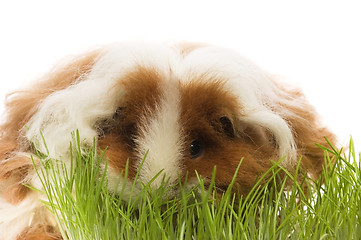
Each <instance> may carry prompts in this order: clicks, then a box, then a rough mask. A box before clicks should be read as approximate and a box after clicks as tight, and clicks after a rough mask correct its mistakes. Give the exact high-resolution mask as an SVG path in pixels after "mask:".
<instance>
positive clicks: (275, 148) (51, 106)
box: [0, 42, 335, 240]
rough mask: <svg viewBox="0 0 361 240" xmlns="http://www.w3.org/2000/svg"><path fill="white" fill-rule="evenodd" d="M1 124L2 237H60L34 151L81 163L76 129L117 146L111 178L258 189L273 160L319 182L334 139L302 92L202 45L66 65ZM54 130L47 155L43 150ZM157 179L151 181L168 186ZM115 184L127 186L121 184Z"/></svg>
mask: <svg viewBox="0 0 361 240" xmlns="http://www.w3.org/2000/svg"><path fill="white" fill-rule="evenodd" d="M5 104H6V111H5V114H4V116H3V119H2V123H1V126H0V239H7V240H8V239H61V236H60V234H59V233H57V232H56V224H55V223H54V221H53V217H52V215H51V213H50V212H49V211H48V210H47V209H46V208H45V207H44V206H43V205H42V203H41V202H40V201H39V199H40V198H43V197H44V196H42V195H41V194H40V193H39V192H35V191H33V190H30V189H29V188H28V187H26V186H24V184H27V185H30V186H33V187H35V188H40V189H41V184H40V181H39V179H38V176H37V174H36V172H35V171H34V167H33V163H32V160H31V156H33V155H34V149H36V150H37V151H40V152H47V151H48V154H49V157H51V158H54V159H61V160H62V161H64V162H67V161H70V157H69V142H70V141H71V140H72V135H71V133H72V132H74V131H76V130H78V131H79V133H80V137H81V138H80V139H81V142H82V143H83V144H82V145H83V146H87V145H88V146H89V145H91V144H92V143H93V141H94V139H95V142H96V144H97V147H98V148H99V149H102V150H105V149H107V150H106V158H107V159H108V161H109V163H108V164H109V165H108V169H109V170H108V172H107V174H108V177H109V179H115V178H116V177H117V176H119V175H120V174H121V172H122V171H123V170H124V168H125V166H126V162H127V160H128V161H129V174H128V179H124V181H128V182H132V180H133V179H134V176H135V174H136V172H137V171H138V169H139V165H140V163H141V161H142V159H143V157H144V156H145V155H146V153H147V157H146V158H145V160H144V163H143V165H142V168H141V170H140V171H139V181H142V182H148V181H150V180H151V179H152V178H153V177H154V176H155V175H156V174H157V173H158V172H160V171H162V174H164V175H165V176H166V177H167V179H169V181H170V182H171V183H172V182H175V181H178V179H179V176H181V177H183V176H185V175H186V174H187V175H188V179H189V181H190V182H192V179H193V180H194V179H196V174H195V171H197V173H198V174H199V175H200V176H201V177H202V178H204V179H205V181H207V180H210V179H211V177H212V172H213V169H214V167H216V171H217V172H216V186H217V189H220V190H222V189H223V190H225V189H226V188H227V187H228V185H229V184H230V182H231V180H232V178H233V175H234V173H235V169H236V168H237V166H238V164H239V162H240V160H241V159H242V158H243V162H242V164H241V167H240V169H239V171H238V174H237V177H236V182H235V186H236V187H237V188H238V192H240V193H241V194H247V192H248V191H249V190H250V189H251V188H252V186H253V185H254V183H255V180H256V179H257V177H258V176H260V174H262V173H264V172H266V171H267V169H269V168H270V166H271V161H277V160H279V159H281V158H284V160H283V161H282V163H281V164H282V166H283V167H284V168H285V169H287V170H288V171H290V172H292V171H294V170H295V167H296V165H297V163H298V160H299V159H302V162H301V167H302V170H304V171H305V172H307V173H308V174H309V176H311V177H313V178H317V177H318V176H319V175H320V173H321V171H322V165H323V161H324V156H323V154H324V153H323V150H322V149H320V148H319V147H317V146H316V145H315V143H319V144H321V145H324V146H327V145H328V144H327V142H326V140H325V138H324V137H326V138H327V139H328V140H330V141H331V142H333V141H334V140H335V137H334V135H333V134H332V133H331V131H329V130H328V129H327V128H325V127H324V126H322V124H321V123H320V121H319V117H318V115H317V113H316V112H315V109H314V108H313V107H312V106H311V105H310V104H309V103H308V102H307V100H306V99H305V97H304V95H303V94H302V92H301V91H300V90H298V89H295V88H293V87H290V86H288V85H286V84H284V83H281V82H280V81H279V80H278V79H277V77H275V76H274V75H271V74H269V73H268V72H266V71H265V70H263V69H262V68H260V67H258V66H257V65H255V64H254V63H253V62H251V61H250V60H248V59H246V58H245V57H243V56H241V55H239V54H238V53H237V52H235V51H232V50H230V49H226V48H222V47H215V46H210V45H205V44H196V43H177V44H156V43H124V42H123V43H114V44H110V45H107V46H103V47H99V48H96V49H94V50H91V51H89V52H87V53H85V54H82V55H80V56H77V57H74V58H72V59H71V60H70V61H69V60H68V61H67V62H66V63H63V64H59V65H58V66H56V67H55V68H54V69H52V70H51V71H50V72H49V73H47V74H45V75H44V76H43V77H42V78H41V79H39V80H38V81H37V82H35V83H33V84H32V85H31V86H30V87H27V88H26V87H24V89H22V90H19V91H16V92H13V93H11V94H10V95H8V97H7V99H6V103H5ZM43 137H44V139H45V141H46V144H47V150H46V149H45V147H44V145H43ZM161 179H162V178H161V177H159V178H157V179H156V180H155V181H154V182H153V183H152V186H154V187H157V186H159V184H160V182H161ZM115 191H116V189H115Z"/></svg>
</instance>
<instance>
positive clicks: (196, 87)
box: [181, 79, 276, 194]
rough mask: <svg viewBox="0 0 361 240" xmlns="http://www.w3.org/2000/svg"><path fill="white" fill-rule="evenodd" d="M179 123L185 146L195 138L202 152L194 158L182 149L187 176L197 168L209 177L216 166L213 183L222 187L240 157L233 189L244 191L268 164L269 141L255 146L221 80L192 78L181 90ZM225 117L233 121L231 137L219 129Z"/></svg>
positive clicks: (272, 150) (252, 134)
mask: <svg viewBox="0 0 361 240" xmlns="http://www.w3.org/2000/svg"><path fill="white" fill-rule="evenodd" d="M181 106H182V113H181V125H182V126H185V129H184V132H186V134H189V136H188V139H187V140H186V142H187V144H186V145H187V146H185V149H189V147H190V145H191V143H192V141H194V140H199V141H200V142H201V145H202V148H203V151H202V153H201V155H200V156H199V157H197V158H191V156H190V154H189V152H185V153H184V155H185V156H186V157H185V159H184V166H185V168H186V170H187V171H188V172H189V177H194V176H195V174H194V172H195V171H197V172H198V173H199V174H200V175H201V176H202V177H205V178H207V179H211V176H212V171H213V168H214V166H216V169H217V175H216V185H217V187H218V188H219V189H222V190H225V189H226V188H227V187H228V185H229V184H230V183H231V180H232V178H233V176H234V173H235V170H236V168H237V166H238V164H239V162H240V160H241V159H242V158H243V157H244V160H243V163H242V165H241V168H240V170H239V172H238V175H237V179H236V184H235V185H236V188H237V189H236V191H237V192H239V193H240V194H246V193H247V192H248V191H249V190H250V189H251V188H252V187H253V185H254V183H255V181H256V179H257V177H258V176H259V175H260V174H262V173H264V172H265V171H267V169H268V168H269V167H270V159H272V156H275V154H276V149H275V148H274V145H272V144H271V143H272V142H271V141H269V142H267V143H265V142H262V143H260V145H257V143H256V141H255V140H254V139H257V138H258V136H257V135H258V132H257V131H252V130H247V131H248V133H247V134H246V133H245V129H251V128H248V127H247V126H246V125H244V123H240V122H238V121H237V119H236V117H237V116H239V114H240V112H241V109H242V106H240V105H239V103H238V100H237V98H236V97H235V96H233V95H232V94H230V93H229V92H227V91H225V90H224V88H223V83H222V81H217V80H214V79H208V80H207V81H203V80H202V81H199V80H196V81H194V82H191V83H190V84H187V85H185V86H184V88H183V89H182V99H181ZM224 116H227V117H228V118H229V119H230V121H231V122H232V123H233V124H234V128H235V131H236V134H235V135H234V136H232V135H229V134H227V132H222V130H224V128H222V127H221V126H222V122H221V121H220V119H221V118H222V117H224Z"/></svg>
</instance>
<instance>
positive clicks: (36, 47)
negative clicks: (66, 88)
mask: <svg viewBox="0 0 361 240" xmlns="http://www.w3.org/2000/svg"><path fill="white" fill-rule="evenodd" d="M0 31H1V32H0V43H1V44H0V66H1V68H0V98H1V103H3V99H4V97H5V93H6V92H9V91H11V90H14V89H16V88H18V87H20V86H22V85H24V83H26V82H28V81H29V80H31V79H34V78H36V77H37V76H40V75H41V74H42V73H44V72H46V71H47V70H48V69H49V68H50V67H51V66H52V65H53V64H54V63H56V62H57V61H58V60H59V59H61V58H62V57H64V56H66V55H69V54H74V53H80V52H82V51H83V50H86V49H88V48H89V47H91V46H94V45H98V44H105V43H110V42H114V41H119V40H132V39H137V40H139V39H140V40H157V41H164V40H188V41H200V42H207V43H212V44H217V45H222V46H226V47H230V48H234V49H237V50H238V51H239V52H241V53H242V54H243V55H245V56H247V57H249V58H251V59H253V60H254V61H255V62H256V63H258V64H259V65H260V66H262V67H263V68H265V69H266V70H268V71H269V72H271V73H276V74H280V75H283V76H285V77H287V78H288V79H289V81H290V82H291V83H294V84H296V85H298V86H299V87H301V88H303V90H304V92H305V93H306V95H307V97H308V99H309V101H310V102H311V103H312V104H313V105H314V106H316V108H317V109H318V111H319V113H320V114H321V115H322V116H323V120H324V122H325V123H326V125H328V126H329V127H330V128H331V129H332V130H333V131H334V132H336V133H337V135H338V136H339V140H340V142H341V143H346V142H347V141H348V140H349V136H350V135H353V137H354V140H355V141H356V146H357V150H358V151H360V150H361V148H360V147H361V127H360V125H361V117H360V112H361V96H360V95H361V88H360V85H361V84H360V82H361V2H360V3H359V4H358V2H357V1H348V0H340V1H330V0H328V1H318V0H312V1H307V0H306V1H305V0H303V1H291V0H285V1H281V0H272V1H271V0H268V1H258V0H249V1H226V0H223V1H211V0H207V1H200V0H199V1H197V0H193V1H188V0H183V1H171V0H168V1H152V0H148V1H146V0H144V1H139V0H133V1H106V0H105V1H104V0H102V1H91V0H88V1H76V0H72V1H71V0H63V1H50V0H47V1H39V0H31V1H16V0H13V1H3V0H1V2H0ZM0 111H3V105H0Z"/></svg>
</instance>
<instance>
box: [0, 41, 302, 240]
mask: <svg viewBox="0 0 361 240" xmlns="http://www.w3.org/2000/svg"><path fill="white" fill-rule="evenodd" d="M138 65H141V66H146V67H153V68H154V69H157V70H158V71H160V72H162V73H166V76H167V74H168V76H169V79H167V81H168V84H166V85H165V86H164V89H163V93H164V96H163V98H162V101H161V104H160V105H159V106H158V108H157V110H156V113H153V114H152V116H153V117H152V118H151V119H147V120H144V124H143V126H142V130H141V132H142V135H143V137H139V138H138V139H137V141H138V144H139V146H140V148H139V149H138V153H139V159H138V161H139V163H140V161H141V159H142V155H143V154H144V153H145V152H146V151H147V150H150V152H149V156H148V158H147V159H145V163H144V166H143V170H142V171H141V175H140V177H141V178H142V180H145V181H149V180H150V179H151V177H152V175H154V174H156V173H157V172H158V171H160V170H162V169H164V173H165V174H167V176H168V177H171V178H172V180H174V179H175V177H176V176H177V171H181V164H180V162H179V159H180V156H181V150H182V149H181V147H180V146H181V142H182V133H181V126H179V109H180V108H179V106H178V104H179V102H178V97H179V93H178V90H177V83H176V82H177V81H183V82H187V81H191V80H193V79H196V78H197V77H201V76H204V74H210V75H212V76H214V77H221V78H222V79H227V83H226V87H227V88H228V89H227V90H228V91H230V92H232V93H234V94H235V95H236V96H238V98H239V101H240V103H241V105H242V106H243V109H242V111H240V112H239V116H238V117H239V119H240V120H241V121H245V122H248V123H251V124H256V125H259V126H262V127H265V128H267V129H269V130H270V131H271V132H272V133H273V134H274V136H275V138H276V140H277V143H278V146H279V155H280V157H281V156H284V155H287V156H288V158H287V159H286V160H285V161H283V164H284V165H285V166H286V167H289V166H292V165H293V164H294V161H295V160H296V158H295V144H294V139H293V136H292V131H291V129H290V127H289V126H288V125H287V123H286V121H285V120H284V119H283V118H282V117H283V116H280V115H279V114H278V113H276V112H274V110H273V105H276V102H277V101H278V100H279V98H278V97H277V93H276V92H275V88H274V87H273V86H272V82H271V79H270V78H271V76H270V75H269V74H268V73H267V72H265V71H264V70H262V69H260V68H259V67H257V66H256V65H255V64H253V63H252V62H251V61H249V60H248V59H246V58H244V57H242V56H240V55H239V54H238V53H235V52H233V51H231V50H228V49H223V48H218V47H203V48H199V49H196V50H194V51H192V52H191V53H189V54H188V55H187V56H186V57H184V56H181V54H180V52H179V50H178V49H177V48H174V47H173V46H165V45H158V44H144V43H140V44H138V43H136V44H133V43H120V44H112V45H110V46H109V47H107V48H105V49H104V51H103V53H102V54H101V55H100V57H99V58H98V59H97V62H96V64H95V65H94V67H93V69H92V70H91V72H90V73H89V74H88V75H87V76H83V80H82V81H79V82H78V83H76V84H74V85H72V86H70V87H68V88H66V89H64V90H61V91H58V92H55V93H54V94H52V95H50V96H48V97H47V98H46V99H44V101H43V102H42V103H41V104H40V106H39V108H38V109H39V110H38V111H37V113H36V114H35V115H34V116H33V117H32V118H31V119H30V121H29V122H28V123H27V124H26V127H25V126H24V131H25V136H26V138H27V139H28V140H29V141H32V142H33V143H34V144H35V145H36V147H37V148H38V149H39V150H41V151H43V152H46V149H45V147H44V145H43V138H42V135H43V136H44V138H45V141H46V144H47V147H48V151H49V152H48V153H49V156H50V157H53V158H62V159H63V160H64V161H66V158H67V156H68V154H67V151H68V147H69V142H70V141H71V135H70V133H71V132H72V131H75V130H79V132H80V134H81V139H82V141H83V142H84V143H92V141H93V139H94V138H95V137H96V136H97V131H96V130H97V129H96V122H97V121H98V120H99V119H105V118H108V117H110V116H112V114H113V113H114V112H115V109H116V108H117V107H118V106H116V103H118V102H119V100H120V99H121V98H122V96H123V94H124V93H125V91H126V89H119V88H114V85H115V83H116V82H117V81H121V79H122V76H124V75H125V74H126V73H128V72H129V71H131V70H132V69H133V68H134V67H136V66H138ZM170 70H171V73H172V74H170ZM172 85H174V86H172ZM266 103H267V104H266ZM139 163H138V164H139ZM113 177H114V176H113ZM34 181H36V180H34ZM154 184H155V185H157V184H158V182H156V183H154ZM33 196H34V195H31V196H29V197H27V198H26V199H25V200H24V201H23V202H22V203H20V205H17V206H11V205H9V204H8V203H5V202H4V200H3V199H1V198H0V239H14V238H15V237H16V234H19V233H21V231H22V230H23V229H24V228H25V227H26V226H27V224H28V221H29V219H30V217H31V214H32V213H33V211H34V209H35V208H37V207H38V206H39V200H38V198H37V197H33ZM10 212H11V214H10ZM5 232H6V236H5Z"/></svg>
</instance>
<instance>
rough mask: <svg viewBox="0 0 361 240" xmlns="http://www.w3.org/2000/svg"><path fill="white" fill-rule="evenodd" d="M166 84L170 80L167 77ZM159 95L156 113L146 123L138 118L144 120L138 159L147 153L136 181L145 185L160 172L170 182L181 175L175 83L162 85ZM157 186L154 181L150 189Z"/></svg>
mask: <svg viewBox="0 0 361 240" xmlns="http://www.w3.org/2000/svg"><path fill="white" fill-rule="evenodd" d="M169 80H170V81H172V80H173V79H172V77H171V76H169ZM162 91H163V94H162V95H163V96H162V99H161V103H160V104H159V106H158V107H157V111H156V113H155V114H154V115H153V116H152V117H151V118H150V119H147V118H146V116H142V117H144V120H143V121H142V123H143V124H142V125H141V128H140V137H139V139H136V140H137V143H138V146H139V147H138V158H139V159H142V158H143V157H144V156H145V154H146V153H147V151H148V150H150V151H149V153H148V155H147V157H146V159H145V161H144V163H143V166H142V168H141V171H140V179H141V180H142V181H144V182H149V181H150V180H151V179H152V178H153V177H154V176H155V175H156V174H157V173H159V172H160V171H162V170H163V171H164V173H165V174H166V178H167V180H169V181H170V182H173V181H176V180H177V178H178V176H179V174H180V172H181V162H180V160H181V158H182V154H181V153H182V146H183V144H182V143H183V137H182V129H181V126H180V124H179V118H180V106H179V98H180V94H179V89H178V84H177V82H176V81H175V82H169V81H166V83H165V85H164V86H163V89H162ZM148 118H149V117H148ZM138 165H139V164H138ZM161 182H162V178H161V177H158V178H156V179H155V180H154V181H153V182H152V185H153V186H154V187H159V185H160V183H161Z"/></svg>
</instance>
